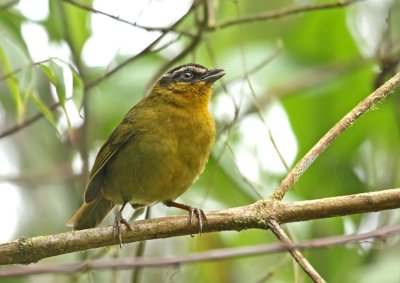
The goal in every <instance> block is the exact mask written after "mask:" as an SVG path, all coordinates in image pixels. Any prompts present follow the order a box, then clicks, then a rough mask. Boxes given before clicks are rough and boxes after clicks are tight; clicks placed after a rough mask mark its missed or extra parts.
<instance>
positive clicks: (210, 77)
mask: <svg viewBox="0 0 400 283" xmlns="http://www.w3.org/2000/svg"><path fill="white" fill-rule="evenodd" d="M224 75H225V71H224V70H223V69H212V70H208V72H207V73H206V74H205V75H204V76H203V77H202V78H201V79H200V80H202V81H205V82H207V83H214V82H215V81H217V80H219V79H220V78H222V77H223V76H224Z"/></svg>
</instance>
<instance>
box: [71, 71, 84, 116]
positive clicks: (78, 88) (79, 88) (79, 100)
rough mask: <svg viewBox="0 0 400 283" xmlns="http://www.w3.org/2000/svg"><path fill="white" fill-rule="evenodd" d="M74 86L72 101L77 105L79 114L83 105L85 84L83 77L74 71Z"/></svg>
mask: <svg viewBox="0 0 400 283" xmlns="http://www.w3.org/2000/svg"><path fill="white" fill-rule="evenodd" d="M72 84H73V88H72V100H73V102H74V103H75V106H76V108H77V109H78V112H80V110H81V109H82V105H83V91H84V90H83V82H82V79H81V77H80V76H79V75H78V74H77V73H76V72H74V71H72Z"/></svg>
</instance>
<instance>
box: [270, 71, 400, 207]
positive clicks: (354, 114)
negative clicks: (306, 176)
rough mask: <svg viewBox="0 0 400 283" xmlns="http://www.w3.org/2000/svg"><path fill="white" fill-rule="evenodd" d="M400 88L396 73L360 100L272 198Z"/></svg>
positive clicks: (277, 198)
mask: <svg viewBox="0 0 400 283" xmlns="http://www.w3.org/2000/svg"><path fill="white" fill-rule="evenodd" d="M398 88H400V73H398V74H396V75H395V76H394V77H392V78H391V79H390V80H388V81H387V82H386V83H385V84H384V85H382V86H381V87H380V88H378V89H377V90H375V91H374V92H373V93H372V94H370V95H369V96H368V97H367V98H365V99H364V100H363V101H361V102H360V103H359V104H358V105H357V106H356V107H354V108H353V110H351V111H350V112H349V113H347V114H346V115H345V116H344V117H343V118H342V119H341V120H340V121H339V122H338V123H337V124H336V125H335V126H333V128H331V129H330V130H329V131H328V132H327V133H326V134H325V135H324V136H323V137H322V138H321V139H320V140H319V141H318V142H317V143H316V144H315V145H314V147H313V148H311V149H310V151H308V152H307V153H306V155H304V157H303V158H302V159H300V161H299V162H297V164H296V165H295V166H294V167H293V169H292V170H291V171H290V172H289V174H287V175H286V177H285V179H283V181H282V182H281V184H280V186H279V188H278V189H276V190H275V192H274V193H273V194H272V195H271V197H270V198H271V199H273V200H282V199H283V197H284V196H285V194H286V193H287V192H288V190H289V189H290V188H291V187H292V186H293V185H294V184H295V183H296V182H297V180H298V179H299V178H300V177H301V175H303V173H304V172H305V171H306V170H307V169H308V168H309V167H310V166H311V164H312V163H313V162H314V160H315V159H317V158H318V156H320V155H321V153H322V152H324V150H325V149H326V148H327V147H328V146H329V145H330V144H331V143H332V141H333V140H334V139H335V138H337V137H338V136H339V135H340V134H341V133H343V132H344V131H345V130H346V129H347V128H349V127H350V126H351V125H352V124H353V123H354V122H355V121H356V120H357V119H358V118H360V117H361V116H362V115H363V114H364V113H366V112H367V111H368V110H370V109H372V108H373V107H375V106H376V105H377V104H378V103H379V102H381V101H382V100H384V99H385V98H387V97H388V96H389V95H390V94H392V93H394V92H395V91H396V90H397V89H398Z"/></svg>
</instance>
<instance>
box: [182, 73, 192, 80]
mask: <svg viewBox="0 0 400 283" xmlns="http://www.w3.org/2000/svg"><path fill="white" fill-rule="evenodd" d="M181 78H182V79H183V80H185V81H188V80H190V79H192V78H193V73H192V72H189V71H187V72H184V73H183V74H182V75H181Z"/></svg>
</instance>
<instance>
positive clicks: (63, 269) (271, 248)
mask: <svg viewBox="0 0 400 283" xmlns="http://www.w3.org/2000/svg"><path fill="white" fill-rule="evenodd" d="M399 233H400V225H394V226H386V227H382V228H379V229H376V230H374V231H371V232H367V233H360V234H355V235H346V236H332V237H325V238H318V239H313V240H309V241H304V242H301V243H293V244H290V245H289V244H283V243H275V244H265V245H254V246H249V247H239V248H223V249H214V250H211V251H205V252H198V253H192V254H190V255H184V256H175V257H173V258H170V257H151V258H150V257H147V258H143V257H142V258H137V257H127V258H116V259H115V258H113V259H112V260H102V261H85V262H79V263H62V264H37V265H29V266H19V267H11V268H2V269H0V278H4V277H15V276H26V275H34V274H44V273H71V272H87V271H90V270H106V269H132V268H135V267H136V268H143V267H159V266H169V265H173V266H177V265H182V264H190V263H194V262H205V261H208V262H210V261H217V260H224V259H228V258H230V259H232V258H237V257H243V256H257V255H265V254H273V253H280V252H285V251H287V249H298V250H309V249H320V248H328V247H329V248H331V247H334V246H338V245H345V244H352V243H358V242H361V241H365V240H370V239H379V240H385V239H387V238H389V237H390V236H394V235H397V234H399ZM260 282H261V281H260ZM262 282H264V281H262Z"/></svg>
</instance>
